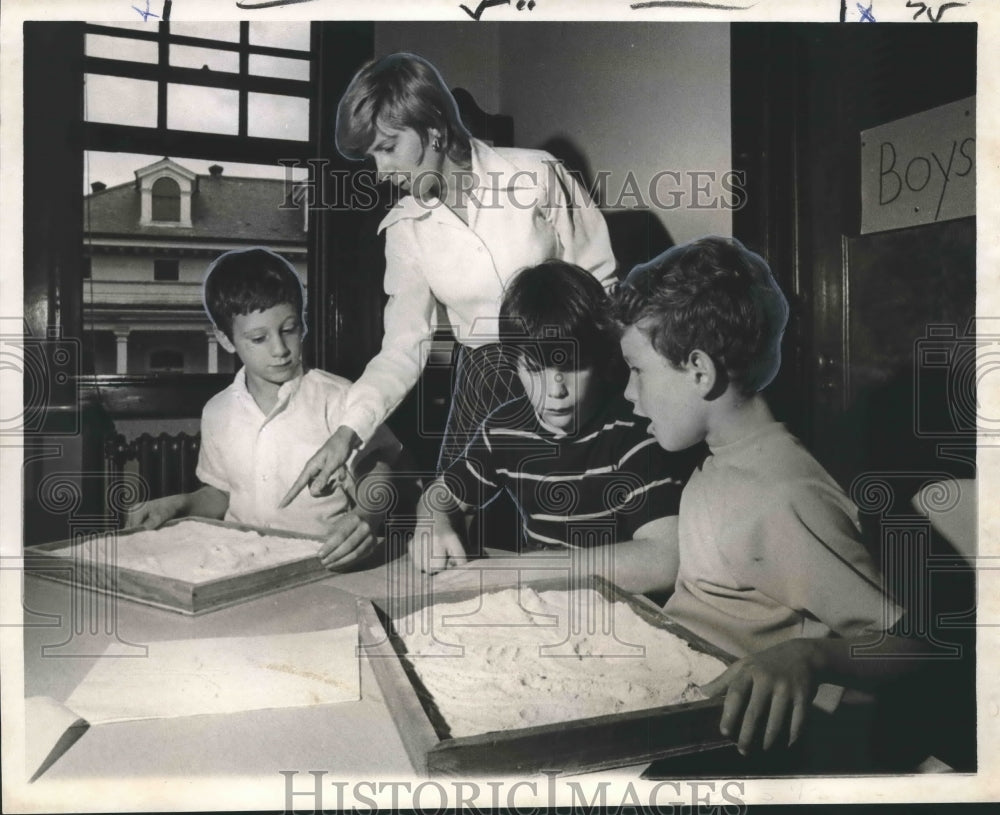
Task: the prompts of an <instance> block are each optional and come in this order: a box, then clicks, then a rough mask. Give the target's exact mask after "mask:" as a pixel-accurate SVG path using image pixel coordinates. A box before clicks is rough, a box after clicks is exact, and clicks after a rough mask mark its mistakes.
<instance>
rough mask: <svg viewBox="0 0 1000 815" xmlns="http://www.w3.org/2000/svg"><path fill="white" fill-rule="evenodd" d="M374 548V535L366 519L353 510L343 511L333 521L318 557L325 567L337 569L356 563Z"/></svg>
mask: <svg viewBox="0 0 1000 815" xmlns="http://www.w3.org/2000/svg"><path fill="white" fill-rule="evenodd" d="M374 548H375V536H374V535H373V534H372V530H371V527H370V526H369V525H368V521H366V520H365V519H364V518H362V517H360V516H359V515H357V514H356V513H354V512H345V513H344V514H343V515H341V516H340V517H338V518H337V519H336V520H335V521H334V522H333V526H332V528H331V529H330V533H329V534H328V535H327V537H326V542H325V543H324V544H323V545H322V546H321V547H320V549H319V559H320V562H321V563H322V564H323V565H324V566H325V567H326V568H327V569H338V568H341V567H343V566H347V565H349V564H351V563H356V562H357V561H359V560H361V559H362V558H364V557H365V556H366V555H368V554H369V553H370V552H371V551H372V549H374Z"/></svg>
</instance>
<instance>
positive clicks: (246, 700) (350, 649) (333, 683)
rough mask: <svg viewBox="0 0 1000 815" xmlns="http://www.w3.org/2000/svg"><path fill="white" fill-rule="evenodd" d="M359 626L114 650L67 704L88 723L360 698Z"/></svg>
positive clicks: (230, 711) (173, 641)
mask: <svg viewBox="0 0 1000 815" xmlns="http://www.w3.org/2000/svg"><path fill="white" fill-rule="evenodd" d="M357 642H358V627H357V626H356V625H353V626H348V627H346V628H338V629H334V630H327V631H310V632H306V633H300V634H271V635H267V636H257V637H224V638H219V639H192V640H169V641H165V642H152V643H150V644H149V654H148V656H147V657H145V658H137V657H133V656H127V657H125V656H122V657H116V656H115V653H114V651H115V649H114V646H111V647H109V648H108V650H107V651H106V652H105V654H104V657H102V658H101V659H99V660H98V661H97V663H96V664H95V665H94V667H93V668H92V669H91V670H90V672H89V673H88V674H87V676H86V677H84V679H83V681H82V682H81V683H80V685H79V686H78V687H77V688H76V690H74V691H73V693H72V694H70V697H69V698H68V699H67V700H66V707H68V708H70V709H71V710H73V711H74V712H75V713H77V714H78V715H79V716H82V717H83V718H84V719H86V720H87V721H88V722H89V723H90V724H92V725H95V724H101V723H104V722H122V721H132V720H135V719H159V718H174V717H180V716H197V715H204V714H215V713H236V712H239V711H244V710H262V709H266V708H283V707H305V706H309V705H326V704H331V703H334V702H346V701H356V700H358V699H360V698H361V678H360V668H359V662H358V657H357V655H356V645H357Z"/></svg>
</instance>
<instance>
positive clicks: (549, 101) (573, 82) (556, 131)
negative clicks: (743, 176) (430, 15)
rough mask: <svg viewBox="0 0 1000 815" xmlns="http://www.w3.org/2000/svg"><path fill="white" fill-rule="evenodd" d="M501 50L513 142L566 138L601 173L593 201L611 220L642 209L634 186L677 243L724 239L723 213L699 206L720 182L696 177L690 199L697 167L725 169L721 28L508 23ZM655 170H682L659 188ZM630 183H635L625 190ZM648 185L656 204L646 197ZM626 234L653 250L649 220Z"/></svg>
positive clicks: (727, 217) (726, 221)
mask: <svg viewBox="0 0 1000 815" xmlns="http://www.w3.org/2000/svg"><path fill="white" fill-rule="evenodd" d="M500 53H501V54H502V55H504V57H505V59H504V60H503V61H502V63H501V69H500V89H501V90H500V102H501V108H502V110H503V112H504V113H508V114H510V115H512V116H513V117H514V134H515V140H516V143H517V144H518V145H519V146H522V147H541V146H543V145H546V144H547V143H548V142H550V141H551V140H553V139H566V140H567V141H568V143H569V145H570V146H571V148H575V150H576V151H578V152H579V154H580V156H581V158H582V159H583V163H585V164H586V165H587V167H588V168H589V175H590V177H594V176H596V175H597V174H598V173H599V172H602V171H603V172H606V173H608V174H609V175H608V184H607V191H606V193H605V194H604V196H603V201H602V202H601V203H602V204H603V205H604V207H605V208H606V209H607V210H608V211H609V212H611V211H614V210H637V209H639V210H641V209H642V207H641V204H640V201H639V200H638V199H637V197H636V196H634V195H628V194H627V193H628V192H629V190H631V189H636V190H638V191H640V193H641V195H642V196H643V198H650V200H647V201H646V202H645V203H646V204H647V205H648V206H649V207H650V209H651V210H652V211H653V214H654V216H655V218H656V221H657V222H658V224H659V225H661V226H662V227H663V228H665V229H666V230H667V232H668V233H669V236H670V237H671V238H673V240H674V241H675V242H678V243H679V242H683V241H686V240H690V239H691V238H695V237H698V236H700V235H704V234H709V233H714V234H721V235H731V234H732V217H731V212H730V210H728V209H724V208H721V207H719V206H714V207H705V205H706V204H707V203H708V202H709V201H710V200H711V199H713V198H718V197H720V193H722V192H723V191H722V189H721V188H719V187H718V182H716V184H708V178H707V177H706V176H702V177H700V178H698V179H697V185H699V186H701V187H702V188H703V189H705V192H704V193H698V192H697V191H696V190H692V189H691V178H690V176H688V175H687V174H688V173H690V172H692V171H695V172H697V171H705V172H711V173H715V174H716V177H717V178H720V177H721V174H723V173H725V172H727V171H729V170H730V169H731V167H732V157H731V154H732V151H731V147H730V102H729V26H728V24H719V23H714V24H713V23H688V24H679V23H662V24H651V23H613V24H612V23H575V24H574V23H543V24H541V25H539V24H530V25H520V26H516V27H515V26H509V27H507V28H505V29H503V30H502V31H501V33H500ZM508 55H509V56H508ZM561 158H563V159H564V160H566V158H567V157H566V156H561ZM662 171H675V172H680V173H681V182H682V183H681V184H679V185H678V184H677V183H676V181H675V179H674V178H673V177H670V176H663V177H661V179H660V181H659V184H657V183H656V181H655V179H656V176H657V173H660V172H662ZM585 174H586V173H585ZM630 177H631V178H634V179H636V181H637V182H638V186H637V187H634V188H633V187H631V186H630V185H629V183H628V179H629V178H630ZM651 183H652V184H653V187H654V192H655V194H656V196H657V197H658V198H659V200H660V202H662V204H664V205H665V206H663V207H658V206H656V205H655V202H654V201H652V200H651V197H650V196H648V188H649V187H650V184H651ZM674 191H676V192H677V193H678V194H681V193H683V198H678V197H677V195H674V194H673V192H674ZM623 192H624V193H626V195H624V196H623V195H622V193H623ZM618 199H622V200H621V202H620V203H621V206H619V207H616V206H614V205H615V204H616V203H617V202H618ZM674 202H677V203H674ZM697 207H705V208H700V209H699V208H697ZM633 214H637V213H633ZM619 217H620V218H621V217H622V216H621V215H619ZM626 220H627V218H626ZM625 226H626V227H628V228H629V231H630V232H634V234H633V236H632V237H633V239H634V241H635V242H642V243H643V244H645V245H644V246H643V247H642V248H643V249H644V250H645V254H646V255H647V256H649V255H655V254H657V253H658V252H659V251H660V249H661V248H662V247H661V246H659V243H658V242H659V239H661V238H662V236H659V235H658V234H657V230H656V226H657V224H656V223H648V224H647V225H646V226H645V227H643V225H642V224H641V223H638V222H637V223H635V224H632V225H629V224H625ZM616 248H617V247H616ZM631 248H632V249H633V250H638V249H639V248H640V247H637V246H633V247H631ZM619 259H621V258H619ZM637 259H645V258H637Z"/></svg>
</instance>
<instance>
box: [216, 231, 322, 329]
mask: <svg viewBox="0 0 1000 815" xmlns="http://www.w3.org/2000/svg"><path fill="white" fill-rule="evenodd" d="M202 294H203V297H204V304H205V311H206V312H207V313H208V316H209V318H210V319H211V320H212V323H213V324H214V325H215V327H216V328H218V329H219V330H220V331H221V332H222V333H223V334H225V335H226V336H227V337H229V339H230V341H231V340H232V339H233V317H235V316H236V315H237V314H250V313H252V312H254V311H265V310H267V309H269V308H273V307H274V306H277V305H280V304H281V303H290V304H291V305H292V307H293V308H294V309H295V312H296V313H297V314H299V315H300V316H301V318H302V325H303V328H304V327H305V305H306V299H305V294H304V293H303V291H302V280H301V279H300V278H299V275H298V272H296V271H295V268H294V267H293V266H292V264H291V263H289V262H288V261H287V260H285V258H283V257H282V256H281V255H279V254H277V253H275V252H272V251H271V250H270V249H265V248H263V247H261V246H257V247H254V248H252V249H234V250H232V251H230V252H225V253H224V254H222V255H219V257H217V258H216V259H215V260H214V261H212V263H211V265H210V266H209V267H208V271H207V272H206V273H205V283H204V286H203V289H202Z"/></svg>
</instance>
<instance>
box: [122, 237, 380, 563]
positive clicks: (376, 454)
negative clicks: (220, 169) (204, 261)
mask: <svg viewBox="0 0 1000 815" xmlns="http://www.w3.org/2000/svg"><path fill="white" fill-rule="evenodd" d="M204 297H205V310H206V312H207V313H208V315H209V317H210V319H211V320H212V323H213V325H214V326H215V336H216V337H217V338H218V341H219V344H220V345H221V346H222V347H223V348H225V349H226V351H228V352H229V353H231V354H233V353H235V354H236V355H237V356H238V357H239V358H240V361H241V362H242V363H243V368H242V369H241V370H240V371H238V372H237V374H236V376H235V378H234V380H233V383H232V384H231V385H230V386H229V387H228V388H226V389H225V390H224V391H222V392H221V393H218V394H216V395H215V396H213V397H212V399H211V400H209V402H208V404H207V405H205V409H204V411H203V412H202V418H201V451H200V453H199V456H198V467H197V470H196V474H197V476H198V478H199V480H200V481H202V483H203V484H204V485H205V486H203V487H201V489H199V490H197V491H195V492H192V493H187V494H183V495H170V496H166V497H164V498H159V499H157V500H154V501H148V502H146V503H144V504H139V505H137V506H135V507H133V508H132V509H131V510H130V511H129V515H128V518H127V520H126V526H127V527H132V526H144V527H146V528H148V529H155V528H156V527H158V526H160V525H161V524H163V523H164V522H166V521H168V520H170V519H171V518H176V517H181V516H188V515H196V516H201V517H205V518H217V519H223V518H224V519H225V520H227V521H235V522H237V523H244V524H250V525H253V526H263V527H274V528H276V529H287V530H292V531H296V532H301V533H304V534H307V535H313V536H316V537H323V538H325V539H326V541H325V543H324V544H323V546H322V547H321V548H320V551H319V556H320V560H321V561H322V562H323V564H324V565H325V566H326V567H327V568H335V567H342V566H346V565H348V564H351V563H354V562H356V561H359V560H360V559H361V558H362V557H364V556H365V555H366V554H368V553H369V552H370V551H371V549H372V548H373V547H374V542H375V541H374V535H375V533H376V529H377V527H378V525H379V523H380V520H381V519H380V518H378V517H377V513H374V512H371V511H365V510H363V509H362V508H361V507H358V506H356V502H355V499H354V496H353V495H352V494H351V493H353V492H354V491H355V489H356V487H355V485H354V484H353V483H347V484H345V485H341V486H338V487H337V488H335V489H333V490H332V491H328V492H327V493H326V494H324V495H321V496H319V497H314V496H312V495H310V494H309V493H303V494H301V495H299V496H298V497H297V499H296V500H295V501H293V502H292V503H291V504H290V505H289V506H288V507H287V508H284V509H279V508H278V502H279V500H280V499H281V497H282V496H283V495H284V493H285V491H286V490H287V489H288V486H289V485H290V484H291V483H292V481H294V479H295V476H296V475H297V474H298V472H299V470H300V469H301V468H302V465H303V463H304V462H305V461H306V460H307V459H308V458H309V456H311V455H312V454H313V451H314V450H315V448H316V447H317V446H318V445H319V444H321V443H322V442H323V441H324V440H325V439H326V438H327V437H328V436H329V435H330V433H331V432H332V431H333V430H334V429H335V428H336V427H337V426H338V425H339V424H340V413H341V411H342V410H343V400H344V396H345V394H346V393H347V389H348V388H349V387H350V382H348V381H347V380H345V379H342V378H341V377H338V376H334V375H332V374H328V373H326V372H324V371H318V370H310V371H307V372H306V371H304V370H303V365H302V338H303V336H304V335H305V323H304V313H305V312H304V309H305V298H304V296H303V292H302V283H301V281H300V280H299V276H298V274H297V273H296V271H295V269H293V268H292V267H291V265H290V264H289V263H288V262H287V261H286V260H285V259H284V258H282V257H281V256H280V255H277V254H275V253H274V252H271V251H270V250H268V249H264V248H253V249H240V250H234V251H231V252H226V253H225V254H223V255H221V256H220V257H219V258H217V259H216V260H215V262H214V263H212V265H211V266H210V267H209V269H208V273H207V274H206V277H205V286H204ZM399 450H400V445H399V443H398V442H397V441H396V440H395V438H394V437H393V436H392V435H391V433H389V431H388V430H386V429H384V428H381V429H380V430H379V432H378V433H376V435H375V437H374V438H373V439H372V441H371V442H369V444H368V445H367V446H366V447H365V448H364V449H363V450H362V451H360V453H359V455H358V458H357V463H356V466H355V472H356V473H357V474H359V475H360V474H361V473H362V472H366V473H367V475H368V477H385V476H386V475H387V473H388V468H387V463H389V462H391V461H392V460H394V459H395V457H396V455H397V454H398V453H399Z"/></svg>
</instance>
